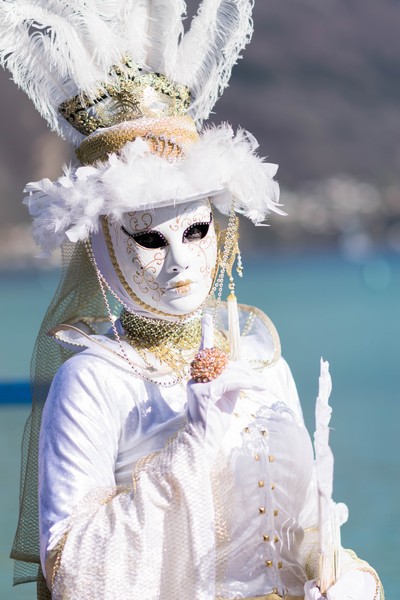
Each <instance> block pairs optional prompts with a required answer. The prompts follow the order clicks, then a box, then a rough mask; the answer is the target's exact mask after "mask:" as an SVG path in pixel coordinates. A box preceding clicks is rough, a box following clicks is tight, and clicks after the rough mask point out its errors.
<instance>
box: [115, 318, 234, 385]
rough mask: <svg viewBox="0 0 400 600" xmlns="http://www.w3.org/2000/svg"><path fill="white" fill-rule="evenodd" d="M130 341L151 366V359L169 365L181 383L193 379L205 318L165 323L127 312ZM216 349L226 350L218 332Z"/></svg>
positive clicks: (124, 323) (121, 319)
mask: <svg viewBox="0 0 400 600" xmlns="http://www.w3.org/2000/svg"><path fill="white" fill-rule="evenodd" d="M120 321H121V325H122V327H123V328H124V330H125V337H126V341H127V342H128V343H129V344H130V345H131V346H132V347H133V348H134V349H135V350H136V351H137V352H138V354H140V356H141V357H142V358H143V359H144V360H145V362H146V363H148V360H149V358H150V357H149V355H148V353H151V354H153V356H155V358H156V359H157V360H159V361H160V362H162V363H166V364H167V365H168V366H169V367H171V369H172V370H173V371H175V373H176V375H177V376H178V378H179V379H180V380H182V379H185V378H188V377H189V375H190V362H191V360H192V359H193V356H194V354H195V353H196V352H197V351H198V349H199V346H200V341H201V314H200V313H199V314H198V316H197V315H196V316H194V317H193V316H192V317H190V318H189V319H188V320H187V321H172V322H171V321H165V320H163V319H151V318H148V317H143V316H140V315H137V314H135V313H132V312H128V311H127V310H125V309H124V310H123V311H122V313H121V315H120ZM215 334H216V335H215V345H216V346H218V347H221V348H224V349H226V346H227V341H226V338H225V336H224V334H223V333H221V332H215Z"/></svg>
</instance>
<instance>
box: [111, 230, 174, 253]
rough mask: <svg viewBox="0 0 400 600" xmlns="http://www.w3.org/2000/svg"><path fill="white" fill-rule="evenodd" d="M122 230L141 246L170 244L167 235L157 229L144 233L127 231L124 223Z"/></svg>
mask: <svg viewBox="0 0 400 600" xmlns="http://www.w3.org/2000/svg"><path fill="white" fill-rule="evenodd" d="M121 229H122V231H123V232H124V233H125V234H126V235H127V236H129V237H130V238H132V239H133V240H134V241H135V242H136V243H137V244H139V246H142V248H149V249H155V248H165V246H167V245H168V242H167V240H166V239H165V237H164V236H163V235H162V234H161V233H160V232H159V231H155V230H150V231H144V232H143V233H131V232H130V231H127V230H126V229H125V227H124V226H123V225H121Z"/></svg>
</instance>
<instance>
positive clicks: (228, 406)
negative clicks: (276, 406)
mask: <svg viewBox="0 0 400 600" xmlns="http://www.w3.org/2000/svg"><path fill="white" fill-rule="evenodd" d="M202 325H203V338H202V342H201V345H200V350H202V349H204V348H212V347H213V338H214V327H213V322H212V318H211V316H210V315H205V316H204V317H203V324H202ZM245 389H246V390H262V389H263V388H262V387H261V386H260V385H257V384H255V383H254V373H251V372H249V370H248V368H246V367H245V366H243V365H241V364H240V363H238V362H235V363H229V364H228V366H227V367H226V369H224V371H223V372H222V373H221V375H220V376H219V377H217V378H216V379H213V380H212V381H209V382H208V383H195V382H194V381H193V380H190V381H189V383H188V386H187V417H188V421H189V423H191V424H193V425H195V426H196V428H197V429H200V431H201V435H202V436H203V437H204V442H205V451H206V454H207V457H208V459H209V461H210V463H212V461H213V460H214V457H215V455H216V453H217V451H218V449H219V447H220V444H221V440H222V438H223V436H224V434H225V433H226V431H227V430H228V428H229V425H230V422H231V416H232V413H233V411H234V410H235V406H236V401H237V399H238V397H239V394H240V392H241V391H242V390H245Z"/></svg>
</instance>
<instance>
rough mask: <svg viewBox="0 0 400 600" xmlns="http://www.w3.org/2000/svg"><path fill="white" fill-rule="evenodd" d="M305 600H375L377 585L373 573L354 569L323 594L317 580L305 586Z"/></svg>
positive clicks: (308, 582)
mask: <svg viewBox="0 0 400 600" xmlns="http://www.w3.org/2000/svg"><path fill="white" fill-rule="evenodd" d="M304 593H305V596H304V600H325V599H327V600H374V597H375V593H376V583H375V579H374V577H373V576H372V575H371V573H368V572H366V571H360V570H357V569H353V570H351V571H348V572H347V573H345V574H344V575H343V576H342V577H340V578H339V579H338V580H337V582H336V583H335V584H334V585H332V586H331V587H330V588H329V589H328V591H327V592H326V596H323V595H322V594H321V591H320V589H319V587H317V584H316V581H315V579H314V580H312V581H307V583H306V584H305V585H304Z"/></svg>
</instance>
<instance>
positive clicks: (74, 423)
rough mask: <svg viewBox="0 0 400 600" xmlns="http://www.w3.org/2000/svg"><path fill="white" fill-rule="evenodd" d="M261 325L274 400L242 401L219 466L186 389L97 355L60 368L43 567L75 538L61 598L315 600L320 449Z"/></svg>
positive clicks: (48, 459)
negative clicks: (307, 596)
mask: <svg viewBox="0 0 400 600" xmlns="http://www.w3.org/2000/svg"><path fill="white" fill-rule="evenodd" d="M252 316H253V317H255V322H254V324H253V327H252V329H253V331H255V332H258V335H256V334H255V333H253V331H251V332H249V334H248V335H247V336H245V337H244V338H243V344H242V353H243V357H244V358H243V362H246V363H248V365H249V367H250V368H251V369H252V372H253V375H254V378H255V379H256V380H257V384H259V385H260V387H262V388H263V389H262V391H261V390H260V391H252V392H250V391H249V392H246V393H245V394H243V395H242V397H241V398H240V399H239V401H238V403H237V406H236V409H235V415H234V417H233V418H232V421H231V425H230V427H229V430H228V432H227V434H226V435H225V436H224V438H223V439H222V440H221V448H220V450H219V452H218V454H217V456H216V458H215V462H213V463H212V464H211V465H210V466H209V464H208V462H207V460H206V453H205V452H204V448H203V445H204V442H203V441H202V439H201V436H200V435H199V434H198V433H197V432H196V428H195V427H193V426H188V424H187V422H186V412H185V411H186V390H185V389H184V387H182V386H180V385H175V386H173V387H168V388H163V387H160V386H159V385H157V384H154V383H150V382H146V381H143V380H140V379H138V378H135V377H133V376H132V372H131V370H130V369H129V365H126V364H125V363H124V362H123V361H122V360H120V359H117V358H115V357H114V356H113V355H112V354H111V353H110V352H109V351H108V350H106V349H102V348H97V347H96V346H94V347H91V348H89V349H87V350H85V351H83V352H81V353H80V354H78V355H77V356H76V357H74V358H72V359H70V360H69V361H68V362H67V363H65V364H64V365H63V366H62V367H61V369H60V370H59V372H58V373H57V375H56V377H55V379H54V381H53V384H52V387H51V390H50V394H49V398H48V400H47V402H46V407H45V411H44V415H43V425H42V432H41V462H40V470H39V474H40V482H41V489H40V517H41V545H42V564H44V563H45V557H46V556H47V553H48V552H49V551H51V549H52V548H54V547H55V546H56V545H57V544H58V543H59V541H60V539H61V538H62V536H63V534H64V533H65V532H67V531H68V532H69V533H68V537H67V541H66V544H65V546H64V550H63V563H64V565H63V567H62V578H63V583H62V587H61V590H60V591H58V588H57V587H56V589H57V594H60V595H57V594H56V595H55V596H54V597H55V598H58V597H60V598H64V597H69V596H68V593H71V597H74V593H76V595H77V597H78V594H79V595H80V597H81V598H83V597H84V598H86V597H96V598H101V597H104V598H107V599H111V598H116V599H117V598H122V597H126V596H127V597H129V596H130V595H132V597H136V594H137V595H139V594H141V595H143V594H145V597H146V598H148V599H150V598H161V597H166V598H169V597H171V598H172V597H176V595H177V594H178V597H182V598H188V597H195V598H210V599H211V598H214V596H215V595H216V596H218V597H222V598H234V597H251V596H261V595H265V594H267V593H272V592H274V591H275V592H278V593H280V594H282V595H284V594H285V593H286V594H290V595H292V596H299V597H302V596H303V587H304V582H305V581H306V580H307V579H308V577H307V575H306V570H305V565H306V562H307V560H309V559H310V553H311V552H312V546H310V544H309V542H307V540H305V541H304V531H306V532H307V534H306V537H307V535H308V536H312V535H313V533H314V537H315V530H316V526H317V519H318V517H317V505H316V503H317V497H316V488H315V481H314V478H313V453H312V447H311V442H310V438H309V436H308V433H307V431H306V429H305V427H304V424H303V419H302V414H301V408H300V404H299V400H298V397H297V393H296V388H295V385H294V382H293V379H292V376H291V374H290V371H289V369H288V367H287V365H286V363H285V362H284V360H283V359H282V358H280V357H279V347H274V341H273V339H274V340H275V344H277V339H276V334H275V333H274V338H273V337H272V336H271V334H270V333H269V331H268V329H267V327H266V325H265V324H264V323H262V321H261V318H260V316H255V314H254V313H251V312H250V313H247V314H246V313H245V314H244V320H246V319H248V318H249V317H250V318H251V317H252ZM65 335H66V334H65V333H64V336H65ZM97 340H98V341H101V342H105V341H106V340H102V338H101V337H100V338H97ZM74 341H75V343H76V342H77V339H76V338H75V340H74ZM80 341H81V343H83V344H85V343H89V344H90V341H87V340H85V339H81V340H80ZM108 345H109V347H110V345H115V342H108ZM126 350H127V351H131V352H132V350H131V349H130V348H129V346H127V347H126ZM261 357H262V358H261ZM263 361H264V364H266V363H267V362H268V363H269V365H268V366H266V367H263V366H262V363H263ZM176 432H178V433H177V435H176V436H174V434H175V433H176ZM171 437H172V440H171ZM153 453H159V454H158V455H157V456H153V457H151V455H152V454H153ZM149 455H150V458H148V457H149ZM141 459H146V462H145V464H144V465H143V466H140V461H141ZM138 465H139V466H138ZM132 474H134V475H133V477H134V479H135V484H134V485H133V483H132ZM116 486H118V487H121V488H122V489H123V491H122V492H121V493H119V494H118V490H116ZM212 489H213V490H214V492H213V493H212V492H211V490H212ZM93 492H95V494H93ZM92 494H93V495H95V498H92V499H91V495H92ZM114 494H117V495H116V496H114ZM87 495H88V496H89V498H87V497H86V496H87ZM102 496H104V498H106V502H104V504H103V505H101V503H99V504H98V505H97V504H96V503H98V502H99V498H100V497H102ZM113 496H114V497H113ZM99 507H100V508H99ZM189 523H190V525H189ZM182 529H183V531H181V530H182ZM315 550H316V549H315V545H314V552H315ZM166 555H167V564H165V558H166ZM314 560H315V557H314ZM92 569H94V570H95V571H96V578H95V581H93V579H92V578H90V577H88V574H87V571H89V572H90V571H91V570H92ZM200 573H201V576H199V574H200ZM89 581H90V583H88V582H89ZM85 584H86V585H90V589H91V593H92V594H93V596H90V595H88V592H87V590H86V589H85ZM93 586H95V587H94V588H93ZM93 590H95V591H93ZM63 594H66V595H63Z"/></svg>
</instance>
